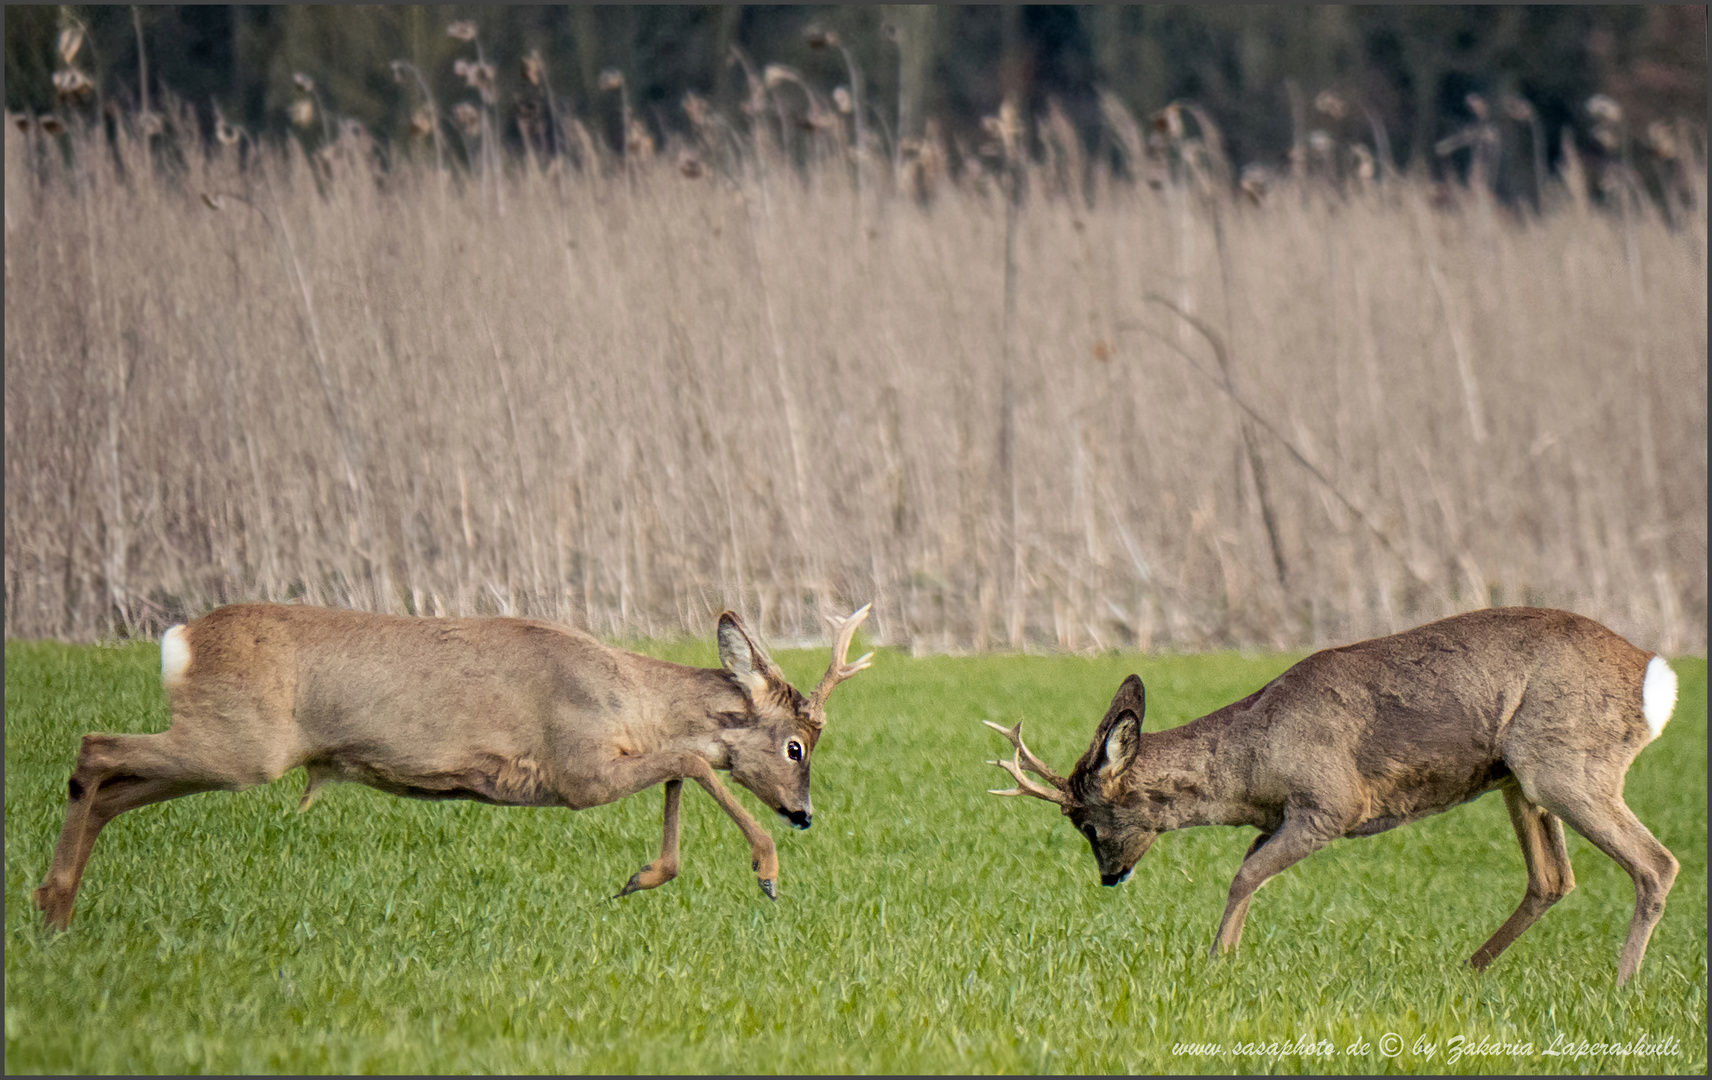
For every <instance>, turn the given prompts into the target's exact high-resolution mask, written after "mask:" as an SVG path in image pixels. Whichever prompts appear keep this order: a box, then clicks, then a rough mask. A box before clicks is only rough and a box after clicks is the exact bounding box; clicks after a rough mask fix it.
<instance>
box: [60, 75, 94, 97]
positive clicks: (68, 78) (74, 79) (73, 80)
mask: <svg viewBox="0 0 1712 1080" xmlns="http://www.w3.org/2000/svg"><path fill="white" fill-rule="evenodd" d="M53 84H54V91H55V92H56V93H57V94H58V95H59V99H60V100H61V101H63V102H71V101H78V100H81V99H83V98H87V97H89V95H90V94H92V93H94V91H95V84H94V83H92V82H90V81H89V76H87V75H85V74H84V73H83V72H81V71H79V70H78V69H76V68H61V69H60V70H59V71H56V72H54V75H53Z"/></svg>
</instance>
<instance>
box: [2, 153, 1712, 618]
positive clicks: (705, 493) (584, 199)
mask: <svg viewBox="0 0 1712 1080" xmlns="http://www.w3.org/2000/svg"><path fill="white" fill-rule="evenodd" d="M1114 123H1115V125H1116V126H1117V127H1118V128H1120V129H1121V128H1122V126H1123V121H1122V120H1116V121H1114ZM185 129H186V130H189V129H190V125H189V124H186V125H185ZM128 130H129V129H127V128H126V127H125V126H124V125H119V127H117V128H116V129H115V131H116V132H117V134H116V136H115V138H116V142H115V143H114V144H113V149H112V150H111V151H109V150H108V149H106V148H104V147H103V145H101V144H100V143H99V142H98V139H97V136H95V135H92V134H90V133H88V132H85V131H82V129H77V130H72V131H69V132H66V133H64V134H52V135H50V134H49V133H46V132H44V131H42V130H41V129H40V127H39V126H38V127H37V128H36V129H34V130H32V131H30V132H27V133H26V132H21V131H20V130H18V126H17V125H15V124H12V123H8V125H7V127H6V135H5V158H6V191H5V240H6V243H5V251H6V255H5V258H6V277H5V286H6V289H5V319H6V334H5V373H6V397H5V408H6V434H5V439H6V489H5V491H6V494H5V502H6V530H5V596H6V606H5V614H6V633H7V634H8V636H22V637H35V636H60V637H67V638H73V639H89V638H93V637H97V636H103V635H110V634H115V633H118V634H127V633H128V634H138V633H149V634H152V633H157V632H158V631H159V630H160V629H161V628H163V627H164V626H166V625H168V624H169V623H170V622H172V621H176V620H181V619H183V618H184V617H186V616H187V615H193V614H196V613H199V612H201V611H204V610H207V609H208V608H210V607H212V606H215V605H217V604H221V603H227V602H232V601H237V600H246V599H264V598H265V599H275V600H283V599H288V598H290V599H301V600H304V601H307V602H313V603H321V604H336V605H351V606H355V607H361V608H366V609H372V610H380V611H394V612H399V611H414V612H424V613H447V614H453V613H500V612H503V613H510V614H521V615H530V616H539V617H545V618H549V619H554V620H558V621H562V622H566V623H570V624H574V625H577V626H580V627H585V628H587V629H589V630H592V631H594V632H596V633H598V634H602V635H608V636H616V637H625V636H631V635H674V634H680V633H690V634H705V633H706V632H707V631H708V629H709V627H710V626H711V622H712V619H713V616H714V615H715V614H716V613H717V612H718V611H719V610H720V608H721V607H724V606H731V607H734V608H738V609H740V610H741V611H743V612H744V614H745V615H746V616H747V617H748V618H749V619H751V620H754V621H757V622H759V623H760V624H761V626H762V632H763V633H764V634H766V635H767V636H768V637H769V638H771V639H772V640H774V641H775V642H789V641H793V640H818V638H819V634H820V629H821V628H820V624H819V619H818V616H819V615H820V614H823V613H826V612H830V611H833V610H836V609H844V610H848V609H849V608H850V607H851V606H854V605H855V604H858V603H862V602H866V601H870V600H872V601H873V602H874V609H875V617H874V619H873V620H872V622H871V624H870V625H871V627H872V629H873V631H874V634H875V636H876V637H877V638H878V639H879V640H880V641H883V642H887V643H894V644H899V645H903V646H907V647H911V648H913V649H916V650H918V651H923V650H960V649H970V648H1016V647H1026V648H1063V649H1090V648H1092V649H1103V648H1112V647H1119V646H1121V647H1140V648H1143V649H1167V648H1173V649H1199V648H1207V647H1218V646H1235V645H1242V646H1263V647H1305V646H1310V645H1319V644H1329V643H1337V642H1343V641H1348V640H1352V639H1356V638H1360V637H1364V636H1369V635H1373V634H1380V633H1386V632H1389V631H1393V630H1398V629H1402V628H1405V627H1407V626H1410V625H1413V624H1416V623H1419V622H1422V621H1425V620H1428V619H1431V618H1434V617H1437V616H1441V615H1446V614H1449V613H1452V612H1455V611H1461V610H1467V609H1470V608H1474V607H1481V606H1485V605H1489V604H1517V603H1529V604H1545V605H1551V606H1561V607H1566V608H1572V609H1574V610H1577V611H1580V612H1583V613H1585V614H1587V615H1590V616H1592V617H1594V618H1596V619H1599V620H1600V621H1602V622H1605V623H1607V624H1608V625H1610V626H1612V627H1613V628H1615V629H1617V630H1618V631H1620V632H1621V633H1623V634H1625V635H1627V636H1629V637H1630V638H1631V639H1633V640H1634V641H1636V642H1637V643H1638V644H1640V645H1642V646H1643V647H1647V648H1655V649H1660V650H1663V651H1666V652H1682V651H1691V652H1703V651H1704V650H1705V647H1706V629H1705V628H1706V616H1707V611H1706V512H1707V507H1706V492H1707V476H1706V327H1707V311H1706V296H1707V282H1706V263H1705V259H1706V236H1707V220H1706V212H1705V206H1706V166H1705V157H1704V145H1703V140H1702V141H1701V142H1699V143H1697V144H1696V152H1695V153H1689V152H1688V150H1687V149H1684V150H1683V152H1682V160H1681V161H1680V165H1681V171H1680V179H1681V184H1680V186H1679V188H1678V189H1676V191H1675V193H1674V194H1673V193H1671V192H1667V193H1666V194H1665V197H1664V198H1662V199H1660V198H1656V197H1641V196H1640V195H1639V194H1635V193H1631V192H1629V191H1627V190H1626V189H1623V188H1622V187H1621V186H1620V185H1619V186H1618V187H1616V188H1613V189H1610V190H1607V191H1606V192H1605V193H1604V195H1603V196H1601V199H1600V202H1599V204H1598V205H1593V204H1591V203H1590V202H1589V200H1588V197H1587V194H1586V193H1587V191H1588V189H1589V185H1588V183H1587V181H1586V180H1585V179H1584V178H1580V177H1576V176H1574V175H1570V176H1568V177H1566V178H1565V179H1564V180H1561V181H1560V180H1557V179H1548V180H1547V189H1546V190H1545V192H1544V195H1545V198H1544V200H1543V201H1544V206H1545V209H1544V211H1543V213H1535V212H1534V211H1533V210H1532V209H1531V208H1530V207H1528V206H1526V205H1524V206H1523V207H1522V208H1521V209H1515V208H1509V207H1502V206H1498V205H1495V204H1494V203H1493V201H1492V200H1491V198H1490V196H1489V195H1486V194H1484V193H1483V192H1482V191H1481V190H1480V189H1478V188H1477V189H1475V190H1473V191H1470V190H1467V189H1462V188H1448V189H1447V188H1442V187H1440V188H1432V187H1429V186H1427V185H1426V184H1424V183H1418V182H1415V181H1410V180H1406V179H1401V178H1396V177H1387V176H1385V175H1384V174H1383V173H1381V174H1380V175H1379V176H1378V177H1371V178H1363V176H1361V175H1358V174H1357V173H1355V172H1350V171H1347V170H1341V171H1334V172H1335V175H1334V172H1328V173H1326V174H1324V175H1321V174H1317V173H1315V172H1314V170H1313V169H1312V168H1304V169H1303V170H1302V171H1301V174H1300V175H1299V176H1297V177H1294V178H1283V179H1280V178H1272V180H1271V183H1270V186H1269V187H1268V188H1267V189H1266V190H1264V191H1261V190H1260V185H1259V184H1253V185H1250V196H1251V197H1245V196H1244V195H1243V194H1241V193H1240V190H1238V189H1236V187H1235V185H1231V184H1220V183H1212V184H1208V183H1204V182H1201V181H1204V180H1205V176H1204V175H1203V174H1202V173H1201V172H1197V171H1196V170H1195V169H1193V168H1189V167H1186V166H1185V162H1183V161H1175V160H1169V161H1167V162H1166V163H1165V166H1163V169H1164V171H1163V172H1160V173H1158V174H1157V175H1155V176H1154V182H1153V183H1151V184H1150V183H1146V182H1131V181H1130V180H1129V179H1126V178H1125V177H1127V176H1130V175H1138V176H1139V175H1142V174H1143V173H1145V172H1146V170H1145V169H1143V168H1142V167H1141V162H1139V161H1135V162H1132V163H1131V167H1130V168H1127V169H1118V170H1116V171H1114V169H1113V168H1109V167H1107V165H1106V164H1105V163H1103V162H1088V161H1085V160H1083V159H1082V158H1081V157H1080V156H1079V148H1078V147H1076V146H1075V145H1074V144H1073V143H1074V140H1073V139H1069V140H1064V141H1059V142H1056V143H1055V142H1054V141H1053V136H1052V133H1051V130H1050V126H1049V125H1048V126H1046V127H1043V128H1042V130H1041V131H1040V132H1034V131H1029V132H1025V133H1023V137H1024V138H1026V139H1029V140H1037V141H1035V142H1031V143H1030V145H1031V146H1034V147H1036V148H1037V154H1036V155H1033V156H1032V157H1031V158H1030V159H1029V160H1025V161H1017V162H1015V164H1014V168H1015V169H1016V172H1017V174H1018V176H1019V179H1020V186H1019V188H1018V191H1019V198H1018V200H1017V203H1016V205H1015V210H1014V223H1013V225H1012V228H1014V233H1013V238H1012V241H1013V242H1012V244H1011V245H1010V248H1009V250H1010V251H1011V259H1010V263H1009V264H1008V265H1009V268H1010V270H1011V271H1012V272H1013V273H1014V278H1013V280H1012V283H1011V286H1010V289H1009V295H1011V297H1012V300H1011V311H1010V314H1009V316H1008V317H1007V312H1006V308H1007V302H1006V297H1007V285H1006V277H1007V240H1006V235H1007V201H1006V197H1005V195H1004V191H1005V189H1006V188H1005V181H1006V177H1007V172H1006V167H1004V166H1002V165H1001V166H999V167H994V168H989V169H987V170H985V171H982V170H979V169H975V168H970V169H969V170H967V171H966V172H965V173H964V174H963V175H960V176H958V177H956V178H955V180H953V179H952V178H949V177H946V176H944V175H941V174H936V173H935V172H934V170H933V168H932V164H933V159H932V155H931V154H930V153H928V152H927V151H926V150H921V149H920V148H917V150H918V152H919V153H920V154H921V156H920V158H919V159H917V160H913V161H911V162H906V163H905V164H906V166H907V168H908V170H909V171H908V173H907V176H906V179H907V180H908V181H909V183H908V184H907V185H903V186H902V187H901V188H900V187H899V186H898V185H895V184H894V183H893V167H894V164H895V163H894V162H888V161H886V160H884V159H883V158H881V159H879V160H869V161H867V162H865V163H864V164H863V166H862V169H863V172H862V175H861V176H860V177H858V176H856V175H855V173H854V172H853V170H852V169H851V168H850V167H849V165H848V162H847V161H845V160H841V159H836V158H831V157H828V156H827V154H826V153H820V152H817V151H816V150H815V147H816V146H817V145H819V144H817V143H816V142H815V141H814V139H812V138H805V139H804V140H803V141H802V142H801V143H799V144H798V145H796V146H795V147H794V148H793V150H792V154H791V155H789V156H787V155H786V154H785V153H783V152H782V151H781V150H780V149H778V148H777V147H774V146H772V145H770V144H766V143H764V142H763V143H762V144H760V145H755V144H748V145H745V144H742V143H740V141H738V140H735V139H727V140H725V142H724V143H715V142H714V141H713V140H712V136H710V137H709V142H708V144H707V145H705V146H703V147H701V148H700V149H699V151H698V153H699V155H700V156H691V154H690V151H687V150H686V151H685V156H683V157H682V158H675V157H673V156H672V155H671V154H670V153H668V152H667V151H666V150H662V151H661V152H660V153H658V154H654V155H651V156H650V155H648V154H646V153H645V152H637V151H646V150H647V149H648V148H647V147H635V146H633V147H632V148H631V149H632V151H633V153H632V154H631V155H628V156H624V157H614V156H611V155H605V154H603V153H602V152H601V151H600V150H599V149H598V148H596V147H595V146H594V145H592V144H585V145H584V146H583V147H582V148H581V150H582V153H581V156H580V159H579V158H577V157H572V158H561V159H557V160H556V161H555V163H553V164H552V165H550V166H544V165H543V162H542V161H540V160H538V159H535V158H518V159H514V160H500V159H499V156H498V155H495V156H494V158H493V159H492V160H491V163H489V164H486V165H484V167H483V168H481V169H479V170H478V171H476V172H474V173H469V174H465V173H463V172H457V173H451V174H442V173H440V172H438V171H437V170H436V168H435V167H434V164H433V162H434V154H433V152H432V150H431V149H430V148H428V147H427V146H426V145H419V146H418V147H417V148H416V150H415V151H408V150H407V149H406V148H400V149H399V150H397V151H396V152H395V154H394V155H393V158H392V160H391V161H390V162H389V168H388V169H387V170H384V171H382V170H379V169H378V168H376V167H375V165H374V158H373V147H372V145H371V144H369V143H368V142H366V141H365V138H364V136H363V135H362V133H361V132H360V131H358V130H354V129H353V130H352V131H351V132H350V133H349V135H348V136H347V137H346V138H343V139H341V140H340V141H339V142H338V143H336V144H335V145H334V147H333V148H332V149H331V150H330V151H327V152H323V153H322V154H320V155H319V156H318V157H316V158H314V159H309V158H305V157H304V155H303V154H302V153H301V152H299V151H298V150H296V149H295V148H294V147H295V144H289V143H288V144H287V145H286V146H285V147H284V148H283V149H280V148H271V147H268V148H258V146H257V145H256V144H253V143H250V142H248V141H247V140H243V139H240V140H239V141H238V142H236V143H234V144H232V145H226V146H221V145H219V144H211V146H210V147H209V148H207V149H204V148H203V147H202V146H201V145H199V144H198V143H197V142H196V141H195V140H194V139H193V138H191V137H189V136H179V137H175V136H173V135H172V133H171V132H172V129H171V128H170V127H169V130H168V134H167V135H165V136H156V137H155V138H154V140H153V143H152V146H151V145H145V143H144V142H143V141H142V140H140V139H138V138H135V137H133V136H132V135H131V134H129V133H128ZM709 130H712V129H711V128H710V129H709ZM1119 134H1120V135H1123V134H1125V133H1124V132H1123V131H1121V130H1120V131H1119ZM1128 137H1129V138H1130V139H1131V145H1133V146H1139V145H1140V144H1139V143H1138V142H1134V139H1135V135H1134V132H1133V131H1131V132H1129V133H1128ZM1682 141H1683V144H1684V146H1685V147H1686V146H1687V144H1688V143H1689V142H1690V141H1691V140H1690V139H1689V137H1688V135H1686V134H1685V135H1684V137H1683V140H1682ZM668 149H669V148H668ZM929 149H930V148H929ZM151 159H152V164H151ZM483 160H484V161H487V160H488V159H487V158H486V157H484V159H483ZM1328 160H1329V159H1328ZM163 161H164V162H165V163H166V164H165V165H163V164H162V162H163ZM1186 161H1187V164H1188V165H1193V164H1194V160H1193V159H1186ZM1031 162H1032V163H1031ZM1310 164H1311V163H1310ZM686 173H695V174H698V175H694V176H691V175H686ZM1232 190H1238V194H1236V195H1235V196H1234V197H1233V196H1232V195H1229V194H1227V192H1230V191H1232ZM1655 194H1656V193H1655ZM1195 323H1198V324H1199V326H1200V327H1201V329H1197V328H1196V325H1194V324H1195ZM1215 342H1218V343H1221V344H1222V346H1223V349H1224V356H1223V363H1222V364H1221V359H1220V356H1219V354H1218V352H1217V351H1216V348H1215ZM1007 371H1008V372H1009V379H1010V384H1011V386H1012V388H1013V394H1012V400H1013V402H1014V426H1013V428H1012V433H1011V435H1010V436H1009V439H1010V450H1009V453H1008V456H1004V455H1001V443H1002V442H1004V441H1005V439H1006V436H1005V435H1004V433H1003V432H1002V430H1001V429H1002V427H1003V420H1002V417H1003V415H1004V400H1003V399H1004V396H1005V395H1004V393H1003V387H1004V385H1005V381H1006V377H1007ZM1227 378H1228V380H1229V382H1228V386H1229V388H1230V390H1231V391H1232V392H1234V397H1233V394H1232V393H1231V392H1227V390H1226V389H1225V387H1226V385H1227V383H1226V379H1227ZM1237 399H1240V401H1242V402H1245V403H1246V404H1247V406H1248V407H1249V408H1250V409H1252V414H1250V413H1247V412H1245V411H1244V410H1243V408H1242V407H1241V406H1240V405H1238V404H1237ZM1007 461H1008V467H1007V465H1006V462H1007Z"/></svg>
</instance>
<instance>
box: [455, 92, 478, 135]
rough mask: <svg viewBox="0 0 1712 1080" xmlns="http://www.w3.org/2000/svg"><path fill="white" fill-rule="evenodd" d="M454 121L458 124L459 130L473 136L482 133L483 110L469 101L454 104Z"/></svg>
mask: <svg viewBox="0 0 1712 1080" xmlns="http://www.w3.org/2000/svg"><path fill="white" fill-rule="evenodd" d="M452 121H453V122H454V123H456V124H457V125H458V130H459V131H462V132H463V133H464V134H465V135H468V136H470V137H471V138H474V137H475V136H477V135H480V134H481V110H480V109H478V108H476V107H475V106H474V105H471V104H470V103H469V102H467V101H460V102H458V103H457V104H456V105H454V106H452Z"/></svg>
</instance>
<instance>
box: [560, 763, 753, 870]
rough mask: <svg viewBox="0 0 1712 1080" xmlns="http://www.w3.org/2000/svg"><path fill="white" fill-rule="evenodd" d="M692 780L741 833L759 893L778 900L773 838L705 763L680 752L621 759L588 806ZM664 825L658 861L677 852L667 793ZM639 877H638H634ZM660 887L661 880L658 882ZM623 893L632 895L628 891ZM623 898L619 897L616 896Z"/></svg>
mask: <svg viewBox="0 0 1712 1080" xmlns="http://www.w3.org/2000/svg"><path fill="white" fill-rule="evenodd" d="M686 779H691V780H694V781H695V782H696V783H698V784H700V785H701V786H702V787H703V788H705V789H706V790H707V793H708V794H709V795H712V796H713V801H714V802H717V803H718V804H719V806H720V809H722V810H724V811H725V813H726V814H727V815H728V816H729V817H730V818H731V820H732V821H735V822H736V823H737V827H738V828H739V829H741V830H743V837H744V839H746V840H748V841H749V851H750V855H751V856H752V857H751V859H750V868H751V869H753V870H754V871H755V872H756V875H757V876H758V878H759V879H760V882H761V891H762V892H764V893H766V894H767V898H768V899H770V900H771V899H777V898H778V881H779V856H778V852H777V850H776V849H775V848H774V846H773V838H772V837H771V836H769V835H767V831H766V830H765V829H763V828H761V826H760V825H759V824H758V823H757V822H756V821H755V819H754V818H752V817H750V816H749V812H748V811H747V810H745V809H743V804H742V803H740V802H738V801H737V799H736V798H735V797H734V796H733V795H732V794H731V792H729V791H727V790H726V788H725V785H724V784H721V783H720V782H719V777H717V776H715V775H714V772H713V766H712V765H709V764H708V763H707V759H706V758H703V757H700V756H699V755H696V754H691V753H688V752H684V751H669V752H665V753H660V754H649V755H647V756H644V757H633V758H621V759H619V760H618V761H614V762H610V763H609V764H608V765H607V766H606V770H605V775H603V776H602V777H601V778H600V781H599V784H598V792H599V794H598V795H597V797H596V798H595V799H594V800H593V802H591V803H589V804H588V805H599V804H601V803H608V802H615V801H617V800H619V799H622V798H624V797H625V796H626V795H634V794H635V793H636V792H638V791H644V790H646V789H648V788H651V787H653V786H654V785H655V784H658V783H660V782H661V781H673V780H676V781H683V780H686ZM666 798H667V814H668V816H667V822H666V829H667V832H666V837H665V843H664V844H663V845H662V851H661V857H662V859H664V858H665V856H666V854H667V849H669V850H670V851H671V852H672V853H673V854H675V853H676V851H677V826H676V817H675V815H674V814H673V813H672V811H673V802H672V795H671V794H670V792H668V793H667V796H666ZM638 877H640V875H638ZM661 883H662V884H663V883H664V879H662V882H661ZM625 891H626V892H629V891H633V890H630V889H628V888H626V890H625ZM620 895H623V893H620Z"/></svg>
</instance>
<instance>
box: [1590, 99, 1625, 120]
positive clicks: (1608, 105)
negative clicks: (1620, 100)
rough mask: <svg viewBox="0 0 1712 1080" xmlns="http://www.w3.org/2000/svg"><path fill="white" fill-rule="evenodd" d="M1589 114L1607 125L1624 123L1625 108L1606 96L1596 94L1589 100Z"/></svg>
mask: <svg viewBox="0 0 1712 1080" xmlns="http://www.w3.org/2000/svg"><path fill="white" fill-rule="evenodd" d="M1587 112H1588V114H1589V115H1591V116H1592V117H1593V118H1594V119H1595V120H1603V121H1605V122H1606V123H1607V124H1621V123H1622V122H1623V107H1622V106H1621V105H1619V104H1617V103H1616V102H1615V101H1613V100H1612V99H1610V98H1609V97H1606V96H1605V95H1604V94H1594V95H1593V96H1592V97H1590V98H1588V99H1587Z"/></svg>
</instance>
